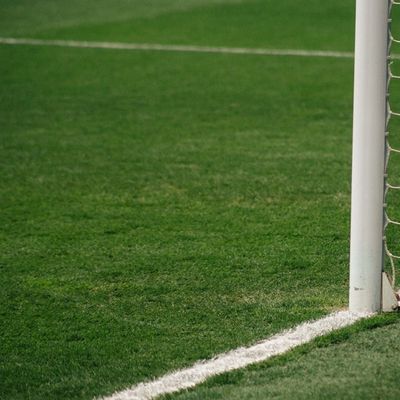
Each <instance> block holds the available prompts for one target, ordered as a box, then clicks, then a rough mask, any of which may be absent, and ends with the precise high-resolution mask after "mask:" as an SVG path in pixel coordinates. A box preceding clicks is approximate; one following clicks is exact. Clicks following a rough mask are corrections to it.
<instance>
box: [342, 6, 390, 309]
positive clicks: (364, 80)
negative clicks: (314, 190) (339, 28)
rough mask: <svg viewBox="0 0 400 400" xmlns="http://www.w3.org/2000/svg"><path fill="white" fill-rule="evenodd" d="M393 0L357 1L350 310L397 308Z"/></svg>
mask: <svg viewBox="0 0 400 400" xmlns="http://www.w3.org/2000/svg"><path fill="white" fill-rule="evenodd" d="M391 5H392V2H391V1H388V0H357V3H356V35H355V66H354V110H353V111H354V114H353V162H352V195H351V235H350V236H351V244H350V295H349V309H350V311H355V312H359V311H369V312H371V311H372V312H375V311H381V310H384V311H388V309H391V308H395V306H397V300H396V297H395V295H394V291H393V290H392V288H391V287H390V284H388V282H386V280H387V278H386V275H385V274H383V267H384V257H385V256H384V239H383V238H384V229H385V228H384V225H385V217H386V214H385V210H384V198H385V184H386V181H385V157H386V137H385V136H386V128H387V116H388V103H387V96H388V50H389V43H390V36H389V13H390V8H391Z"/></svg>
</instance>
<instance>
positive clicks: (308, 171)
mask: <svg viewBox="0 0 400 400" xmlns="http://www.w3.org/2000/svg"><path fill="white" fill-rule="evenodd" d="M80 3H81V2H80ZM103 3H104V4H106V2H105V1H103V2H102V4H103ZM139 3H140V2H132V4H130V5H126V4H125V3H124V2H123V1H122V0H121V1H119V2H117V3H116V5H115V7H114V8H113V11H112V12H107V10H106V9H102V10H97V11H96V12H95V13H94V14H93V15H91V17H90V18H89V17H85V15H86V14H85V12H86V11H85V10H87V9H90V7H89V5H90V4H92V7H93V8H96V4H97V3H96V2H92V1H91V2H85V5H84V6H83V5H82V6H81V8H82V7H83V8H82V9H81V11H82V12H81V13H79V4H78V3H76V7H78V9H74V12H71V11H69V12H66V14H65V18H63V17H62V16H63V15H64V14H63V12H64V8H65V4H64V5H63V4H62V2H49V1H38V2H35V5H31V2H28V1H26V2H21V4H20V5H19V7H18V6H17V5H15V4H14V2H10V1H5V0H2V1H0V9H2V10H4V12H3V14H2V13H1V12H0V15H3V17H2V18H3V20H2V21H4V24H2V23H0V33H1V34H2V35H3V36H4V35H8V36H25V37H26V36H27V35H29V32H30V31H29V27H31V32H32V35H30V36H32V37H33V36H34V37H49V38H50V37H57V38H73V39H82V40H109V41H112V40H123V41H137V42H170V41H171V42H172V41H173V42H174V43H175V44H179V43H193V44H214V45H216V44H218V45H241V46H243V45H251V46H254V47H265V46H269V47H271V46H272V47H280V46H284V47H297V48H300V47H305V48H310V49H312V48H317V46H318V49H328V50H329V49H338V50H348V49H351V43H352V35H353V32H352V21H353V14H354V13H353V8H352V6H351V4H350V5H349V4H348V2H346V1H344V0H341V1H338V2H335V4H323V3H321V2H316V1H313V2H312V3H311V4H310V3H309V2H305V1H299V2H296V4H292V2H289V1H285V2H281V3H280V4H281V6H280V8H279V13H278V11H277V10H278V6H277V4H278V3H277V2H272V1H268V2H260V1H248V2H247V1H244V2H234V1H231V2H228V1H227V2H224V1H191V2H188V3H185V4H183V2H179V1H170V2H162V1H159V2H157V1H153V2H149V3H146V4H148V6H146V5H144V4H142V5H140V4H139ZM107 4H109V6H110V7H112V4H114V3H111V2H109V3H107ZM117 5H118V6H117ZM139 5H140V6H139ZM134 6H135V7H136V6H138V8H137V10H138V11H137V14H135V12H136V8H135V7H134ZM57 7H58V8H57ZM118 7H120V8H118ZM146 7H147V8H146ZM100 8H101V7H100ZM38 10H42V12H41V14H40V15H39V11H38ZM157 10H158V11H159V12H157ZM295 10H303V12H295ZM346 10H347V11H348V14H346V13H345V11H346ZM246 12H247V14H246ZM314 15H316V17H315V18H313V16H314ZM7 16H8V17H7ZM13 16H14V17H13ZM288 16H290V20H291V21H292V22H293V26H292V28H288V24H287V20H288ZM317 16H318V18H317ZM12 17H13V18H14V19H13V18H12ZM242 17H243V21H244V22H243V23H242V24H241V23H238V21H239V22H240V21H241V18H242ZM328 17H329V18H328ZM0 18H1V17H0ZM57 18H58V19H57ZM265 18H269V19H267V21H268V22H265ZM330 18H332V20H331V23H329V21H330ZM339 19H340V21H342V22H341V25H340V26H341V27H342V29H339V30H338V29H337V28H338V27H337V21H338V20H339ZM311 20H312V22H313V26H312V27H310V26H309V25H308V24H307V21H311ZM85 21H87V22H85ZM121 21H122V22H121ZM229 21H230V22H229ZM182 24H183V25H182ZM289 25H290V24H289ZM192 26H193V30H192V29H191V27H192ZM199 26H200V28H199ZM226 26H230V29H224V27H226ZM251 27H252V29H253V30H251V29H250V28H251ZM302 27H304V31H303V30H301V28H302ZM247 28H248V29H247ZM286 28H287V29H289V31H288V30H287V29H286ZM294 28H296V29H294ZM290 29H291V30H290ZM247 31H248V32H249V35H248V36H247V39H246V32H247ZM335 31H337V33H338V35H337V37H335V38H333V39H332V43H331V42H328V41H327V40H319V41H318V40H317V39H318V38H319V36H321V38H324V37H328V36H329V37H330V36H331V33H332V32H335ZM271 32H272V33H273V32H275V34H274V35H273V34H272V33H271ZM278 32H283V33H282V38H281V39H280V38H279V35H278ZM285 32H286V33H285ZM321 32H322V33H321ZM302 35H303V36H302ZM302 38H303V39H302ZM291 43H292V44H293V46H291V45H290V44H291ZM0 59H1V60H2V62H1V63H0V129H1V138H2V140H1V148H0V152H1V153H0V154H1V157H0V162H1V171H2V172H1V174H2V178H1V180H0V196H1V204H2V213H1V216H0V226H1V242H0V246H1V248H0V254H1V256H0V257H1V258H0V266H1V275H2V279H1V283H0V285H1V290H0V314H1V320H0V324H1V332H2V340H1V342H0V374H1V379H0V394H1V397H2V398H4V399H26V398H29V399H43V398H52V399H87V398H92V397H93V396H98V395H101V394H106V393H110V392H112V391H114V390H116V389H119V388H124V387H126V386H128V385H131V384H133V383H135V382H139V381H141V380H144V379H149V378H151V377H153V376H158V375H160V374H163V373H165V372H167V371H169V370H171V369H174V368H179V367H182V366H185V365H188V364H190V363H192V362H193V361H194V360H197V359H199V358H207V357H210V356H212V355H213V354H215V353H218V352H221V351H225V350H227V349H230V348H233V347H236V346H238V345H243V344H248V343H252V342H254V341H256V340H258V339H261V338H264V337H266V336H268V335H270V334H272V333H275V332H277V331H279V330H281V329H283V328H287V327H290V326H293V325H295V324H297V323H299V322H301V321H304V320H307V319H310V318H316V317H319V316H321V315H323V314H326V313H327V312H329V311H331V310H334V309H338V308H343V307H345V306H346V303H347V280H348V265H347V264H348V231H349V226H348V220H349V193H350V189H349V187H350V162H351V109H352V106H351V103H352V60H351V59H323V58H313V57H310V58H291V57H259V56H243V55H242V56H240V55H222V54H176V53H156V52H126V51H115V50H98V49H63V48H50V47H46V48H45V47H29V46H18V47H12V46H5V45H3V46H0Z"/></svg>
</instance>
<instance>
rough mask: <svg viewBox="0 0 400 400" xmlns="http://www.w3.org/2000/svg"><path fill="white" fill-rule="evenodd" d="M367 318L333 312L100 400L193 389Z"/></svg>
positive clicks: (144, 398) (142, 399)
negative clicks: (211, 378)
mask: <svg viewBox="0 0 400 400" xmlns="http://www.w3.org/2000/svg"><path fill="white" fill-rule="evenodd" d="M370 315H372V314H369V313H351V312H349V311H340V312H336V313H333V314H330V315H328V316H327V317H325V318H322V319H320V320H317V321H311V322H306V323H303V324H301V325H299V326H297V327H296V328H293V329H290V330H287V331H283V332H281V333H280V334H277V335H275V336H272V337H270V338H269V339H266V340H264V341H262V342H259V343H257V344H255V345H254V346H251V347H239V348H238V349H236V350H232V351H229V352H227V353H223V354H220V355H219V356H217V357H215V358H213V359H211V360H207V361H199V362H197V363H195V364H194V365H193V366H192V367H189V368H185V369H182V370H180V371H176V372H172V373H169V374H167V375H164V376H162V377H161V378H158V379H155V380H153V381H150V382H144V383H139V384H138V385H135V386H132V387H131V388H129V389H126V390H123V391H121V392H117V393H114V394H113V395H111V396H108V397H103V398H102V400H149V399H154V398H156V397H157V396H161V395H164V394H167V393H173V392H177V391H179V390H182V389H188V388H192V387H194V386H195V385H198V384H199V383H202V382H204V381H205V380H206V379H207V378H210V377H212V376H215V375H218V374H221V373H224V372H228V371H232V370H235V369H239V368H243V367H246V366H248V365H250V364H254V363H257V362H261V361H265V360H267V359H269V358H271V357H273V356H276V355H279V354H282V353H285V352H287V351H288V350H290V349H293V348H294V347H297V346H300V345H302V344H304V343H307V342H310V341H311V340H313V339H315V338H316V337H318V336H322V335H325V334H327V333H329V332H332V331H334V330H336V329H340V328H344V327H346V326H348V325H351V324H353V323H354V322H356V321H358V320H360V319H361V318H365V317H368V316H370Z"/></svg>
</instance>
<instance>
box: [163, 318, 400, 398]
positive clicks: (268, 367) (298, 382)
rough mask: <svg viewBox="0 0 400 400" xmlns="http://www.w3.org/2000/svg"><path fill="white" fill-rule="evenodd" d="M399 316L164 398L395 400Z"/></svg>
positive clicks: (369, 322)
mask: <svg viewBox="0 0 400 400" xmlns="http://www.w3.org/2000/svg"><path fill="white" fill-rule="evenodd" d="M399 328H400V324H399V316H398V315H391V316H388V315H386V316H379V317H374V318H373V319H371V320H367V321H362V322H361V323H358V324H356V325H355V326H352V327H350V328H346V329H344V330H342V331H339V332H335V333H332V334H330V335H328V336H326V337H322V338H319V339H317V340H315V341H313V342H312V343H310V344H307V345H305V346H302V347H299V348H297V349H295V350H293V351H291V352H289V353H287V354H285V355H283V356H280V357H276V358H274V359H271V360H270V361H268V362H264V363H262V364H259V365H254V366H251V367H249V368H247V369H245V370H240V371H235V372H231V373H228V374H224V375H220V376H217V377H215V378H212V379H210V380H209V381H207V383H205V384H202V385H200V386H198V387H197V388H195V389H193V390H191V391H185V392H182V393H180V394H176V395H167V396H164V397H163V398H164V399H170V400H172V399H176V400H178V399H179V400H184V399H185V400H195V399H196V400H197V399H201V400H214V399H232V400H236V399H240V400H242V399H252V400H264V399H293V398H295V399H299V400H301V399H304V400H306V399H351V400H355V399H371V400H375V399H397V398H398V397H399V395H400V384H399V380H398V373H397V369H396V367H395V365H394V358H395V357H396V356H397V354H399V352H400V344H399V341H398V332H399Z"/></svg>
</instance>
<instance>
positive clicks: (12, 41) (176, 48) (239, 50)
mask: <svg viewBox="0 0 400 400" xmlns="http://www.w3.org/2000/svg"><path fill="white" fill-rule="evenodd" d="M0 44H3V45H27V46H56V47H76V48H89V49H110V50H142V51H168V52H182V53H221V54H249V55H259V56H296V57H328V58H353V53H351V52H346V51H324V50H295V49H256V48H245V47H212V46H192V45H173V44H159V43H123V42H92V41H80V40H47V39H29V38H6V37H2V38H0Z"/></svg>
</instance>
